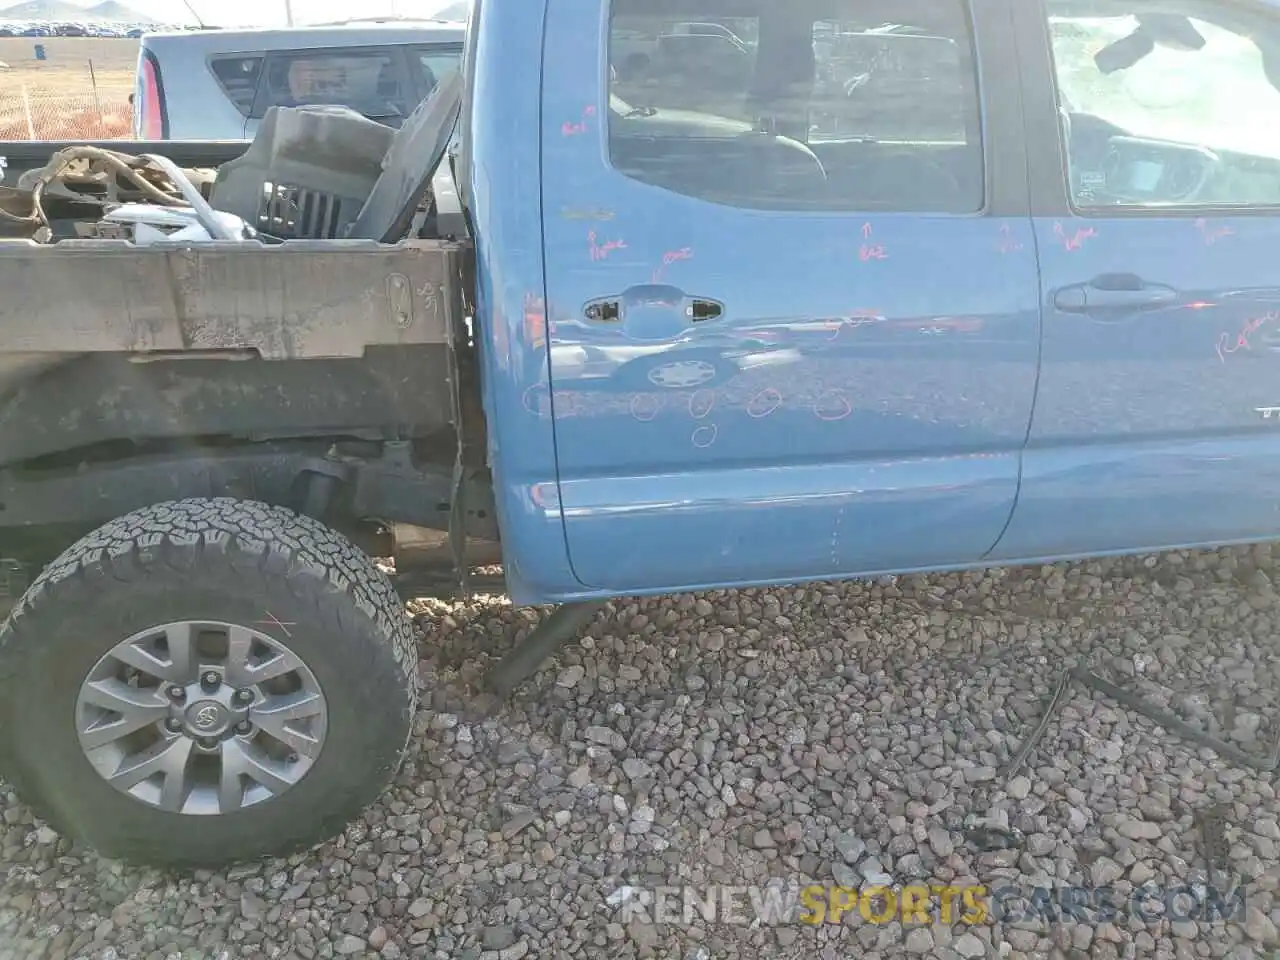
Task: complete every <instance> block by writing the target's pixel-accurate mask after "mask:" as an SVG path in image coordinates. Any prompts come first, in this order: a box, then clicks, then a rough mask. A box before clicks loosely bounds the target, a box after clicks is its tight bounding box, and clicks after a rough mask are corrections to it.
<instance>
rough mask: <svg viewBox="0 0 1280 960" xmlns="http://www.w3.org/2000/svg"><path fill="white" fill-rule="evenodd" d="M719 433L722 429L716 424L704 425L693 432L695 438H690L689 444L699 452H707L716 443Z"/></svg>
mask: <svg viewBox="0 0 1280 960" xmlns="http://www.w3.org/2000/svg"><path fill="white" fill-rule="evenodd" d="M719 433H720V428H719V427H717V426H716V425H715V424H714V423H704V424H703V425H702V426H700V427H698V428H697V429H695V430H694V431H693V436H692V437H690V438H689V442H690V443H692V444H693V445H694V446H695V447H697V448H698V449H699V450H705V449H707V447H709V446H711V445H712V444H713V443H715V442H716V437H717V436H718V435H719Z"/></svg>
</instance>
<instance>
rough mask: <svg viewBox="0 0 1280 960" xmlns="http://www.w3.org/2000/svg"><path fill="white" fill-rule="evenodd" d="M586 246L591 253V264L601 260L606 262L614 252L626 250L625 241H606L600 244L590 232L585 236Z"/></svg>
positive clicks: (592, 232) (593, 233)
mask: <svg viewBox="0 0 1280 960" xmlns="http://www.w3.org/2000/svg"><path fill="white" fill-rule="evenodd" d="M587 245H588V247H589V248H590V251H591V260H592V262H593V263H599V262H600V261H601V260H607V259H608V258H609V254H611V253H613V251H615V250H625V249H627V243H626V241H625V240H606V241H604V242H603V243H601V242H600V241H599V240H598V239H597V238H596V232H595V231H594V230H592V231H591V232H590V233H588V234H587Z"/></svg>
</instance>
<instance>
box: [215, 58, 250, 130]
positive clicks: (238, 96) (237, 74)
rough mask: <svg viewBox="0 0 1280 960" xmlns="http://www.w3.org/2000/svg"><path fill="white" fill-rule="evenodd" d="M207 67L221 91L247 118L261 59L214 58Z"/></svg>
mask: <svg viewBox="0 0 1280 960" xmlns="http://www.w3.org/2000/svg"><path fill="white" fill-rule="evenodd" d="M209 66H210V68H212V70H213V75H214V76H215V77H217V78H218V83H219V85H220V86H221V87H222V91H223V92H224V93H225V94H226V95H227V97H228V98H229V99H230V100H231V102H232V103H234V104H235V105H236V109H237V110H239V111H240V112H241V113H243V114H244V115H245V116H246V117H247V116H248V115H249V112H250V111H251V110H252V109H253V98H254V96H256V95H257V92H258V78H259V77H260V76H261V75H262V58H261V57H239V56H236V57H214V58H213V60H211V61H210V62H209Z"/></svg>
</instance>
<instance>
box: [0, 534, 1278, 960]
mask: <svg viewBox="0 0 1280 960" xmlns="http://www.w3.org/2000/svg"><path fill="white" fill-rule="evenodd" d="M1276 576H1280V570H1278V569H1277V567H1276V564H1275V563H1274V562H1273V560H1272V555H1271V551H1270V549H1269V548H1265V547H1264V548H1251V549H1242V550H1230V551H1218V552H1212V553H1193V554H1168V555H1163V556H1161V557H1159V558H1153V557H1152V558H1129V559H1123V560H1115V561H1107V562H1101V563H1089V564H1075V565H1066V566H1056V567H1046V568H1042V569H1041V568H1022V569H1016V570H1006V571H987V572H978V573H972V574H957V575H950V576H933V577H904V578H898V579H896V580H884V581H879V582H874V583H872V582H863V583H849V584H837V585H826V584H824V585H817V586H811V587H805V588H797V589H789V590H748V591H741V592H736V593H716V594H707V595H695V596H682V597H677V598H663V599H654V600H645V601H640V602H623V603H617V604H615V605H613V606H611V607H610V608H609V609H607V610H606V611H605V612H604V613H602V614H601V615H600V616H599V617H598V618H597V620H596V621H595V622H594V623H593V624H592V626H591V628H590V629H589V635H588V636H587V637H586V639H585V640H584V641H583V642H582V643H580V644H577V643H575V644H572V645H571V646H570V647H569V648H567V649H566V650H565V651H564V652H563V653H562V654H561V656H560V657H559V658H557V659H556V660H554V661H552V662H550V663H548V664H547V665H546V667H545V669H544V670H543V671H542V672H541V673H540V674H539V675H538V676H537V677H536V678H535V679H534V680H533V681H530V683H529V684H528V685H527V686H526V687H525V688H523V689H522V690H521V691H520V692H519V693H518V694H517V696H516V697H515V698H514V700H513V702H511V703H510V704H508V705H507V707H506V708H505V710H503V712H502V713H501V714H500V715H499V716H497V717H495V718H484V717H482V716H473V715H469V714H468V713H467V707H466V706H465V705H466V704H467V702H468V701H467V698H466V696H465V690H466V689H467V688H468V685H469V684H473V683H474V682H475V681H476V679H477V678H478V677H479V675H480V673H481V671H482V670H483V669H484V667H485V666H486V665H487V664H488V663H490V662H491V661H492V658H494V657H497V656H500V655H501V654H502V653H504V652H505V651H506V650H508V649H509V648H510V647H511V646H512V645H513V644H514V643H515V642H516V641H517V639H518V638H519V637H521V636H523V635H524V634H525V633H526V632H527V631H528V630H529V629H530V626H531V624H532V623H533V622H534V621H535V620H536V618H537V616H539V615H540V612H539V611H517V610H513V609H512V608H510V607H509V606H506V605H504V604H502V603H500V602H499V601H497V600H493V599H488V598H486V599H483V600H477V601H475V602H472V603H469V604H465V605H443V604H434V603H428V602H422V603H419V604H415V605H414V606H413V612H414V613H415V615H416V616H417V622H418V624H419V628H420V630H421V639H422V646H421V649H422V656H423V661H422V669H423V671H424V673H425V674H426V676H427V678H428V679H429V680H431V681H433V682H434V683H435V684H436V685H437V686H436V693H435V695H434V698H433V699H430V700H429V701H428V702H427V703H426V704H425V708H424V710H423V711H422V713H421V714H420V717H419V729H418V736H417V737H416V738H415V739H414V742H413V754H412V756H411V757H410V758H409V760H408V762H407V763H406V765H405V767H404V769H403V770H402V772H401V774H400V776H399V778H398V781H397V783H396V785H395V787H394V788H393V789H392V790H391V791H389V792H388V794H387V795H385V796H384V798H383V800H382V801H381V803H380V804H378V805H377V806H375V807H374V808H372V809H371V810H369V811H368V812H367V814H366V815H365V817H364V819H363V820H362V821H361V822H359V823H357V824H354V825H352V827H351V828H350V829H349V830H348V831H347V832H346V834H345V835H344V836H343V837H341V838H339V839H338V840H335V841H333V842H331V843H328V844H325V845H324V846H322V847H320V848H318V849H316V850H314V851H312V852H311V853H310V854H308V855H305V856H299V857H296V858H293V859H291V860H289V861H283V860H281V861H275V862H269V863H266V864H256V865H250V866H243V867H237V868H234V869H231V870H228V871H221V872H216V873H200V874H198V875H195V876H184V877H177V876H169V875H165V874H161V873H159V872H156V871H149V870H143V869H136V868H130V867H125V866H123V865H121V864H119V863H115V862H109V861H105V860H102V859H100V858H98V857H96V856H94V855H93V854H92V853H88V852H85V851H83V850H80V849H76V848H73V847H71V846H70V845H69V844H68V843H67V842H66V841H63V840H61V839H60V838H59V837H57V836H56V835H55V834H54V833H53V832H52V831H51V830H49V829H48V828H46V827H43V826H42V825H40V824H37V823H34V822H33V821H32V820H31V818H30V815H29V814H28V813H27V812H26V810H25V809H24V808H23V807H22V806H21V805H20V804H18V803H17V801H16V800H15V799H14V798H13V797H12V795H6V801H5V804H4V809H3V823H2V824H0V868H3V879H0V955H2V956H4V957H15V958H27V957H32V958H34V957H85V958H90V957H92V958H103V960H105V958H156V960H160V958H177V957H181V958H189V957H203V958H239V957H255V958H256V957H292V956H297V957H307V958H310V957H317V956H319V957H331V956H343V955H350V956H374V955H378V954H380V955H381V956H383V957H412V956H421V957H429V958H436V957H439V958H467V957H473V958H483V960H518V958H521V957H525V956H527V957H531V958H542V957H548V958H550V957H567V956H574V957H605V956H607V957H610V958H624V957H645V956H653V957H675V958H680V960H714V958H739V957H740V958H746V957H769V958H797V960H798V958H805V960H811V958H822V960H827V958H835V957H846V956H856V957H869V958H873V957H877V956H879V957H897V956H921V955H925V956H941V957H982V956H990V957H997V956H1001V957H1022V956H1026V957H1033V956H1034V957H1040V956H1044V957H1047V956H1055V955H1056V956H1068V957H1085V956H1091V957H1100V958H1112V957H1122V956H1123V957H1178V958H1182V957H1210V956H1213V957H1222V956H1228V957H1234V958H1240V960H1243V958H1249V957H1254V958H1259V960H1264V958H1270V957H1273V956H1280V943H1278V940H1277V932H1276V925H1277V924H1278V923H1280V899H1277V897H1276V891H1277V887H1280V860H1278V855H1277V849H1278V848H1280V827H1278V826H1277V816H1280V802H1278V801H1277V798H1276V777H1275V775H1273V774H1256V773H1253V772H1251V771H1248V770H1246V769H1244V768H1240V767H1235V766H1231V765H1228V764H1226V763H1223V762H1222V761H1220V760H1218V759H1216V758H1215V756H1214V755H1213V754H1212V753H1210V752H1208V751H1205V750H1201V749H1198V748H1196V747H1193V746H1188V745H1187V744H1185V743H1184V742H1182V741H1179V740H1177V739H1175V738H1174V737H1173V736H1171V735H1169V734H1167V733H1165V732H1164V731H1163V730H1161V729H1160V728H1159V727H1157V726H1155V725H1154V724H1152V723H1151V722H1149V721H1148V720H1146V719H1145V718H1142V717H1140V716H1139V715H1138V714H1136V713H1134V712H1132V711H1130V710H1127V709H1125V708H1123V707H1120V706H1118V705H1116V704H1114V703H1112V702H1110V701H1107V700H1105V699H1103V698H1102V697H1099V696H1096V695H1093V694H1091V693H1088V692H1086V691H1083V690H1081V689H1080V688H1078V687H1075V688H1073V689H1072V691H1071V692H1070V694H1069V696H1068V698H1067V700H1066V702H1065V706H1064V707H1063V708H1062V709H1061V711H1060V712H1059V713H1058V714H1057V715H1056V716H1055V718H1054V720H1053V721H1052V722H1051V723H1050V725H1049V727H1048V729H1047V732H1046V734H1045V737H1044V739H1043V741H1042V742H1041V744H1040V746H1039V748H1038V749H1037V750H1036V752H1035V753H1033V754H1032V756H1031V758H1030V760H1029V762H1028V764H1027V767H1026V768H1025V770H1024V771H1023V773H1022V775H1021V776H1019V777H1018V778H1016V779H1012V780H1008V781H1006V780H1005V779H1004V778H1003V777H1002V776H1001V775H1000V774H999V773H998V772H997V770H998V768H999V767H1000V766H1001V764H1003V763H1004V762H1005V761H1006V760H1008V758H1009V757H1010V756H1011V755H1012V754H1013V753H1014V752H1016V750H1017V748H1018V745H1019V743H1020V741H1021V739H1022V738H1023V737H1025V736H1026V735H1027V733H1028V732H1029V731H1030V730H1031V729H1032V728H1033V727H1034V725H1035V723H1036V720H1037V718H1038V717H1039V716H1040V714H1041V711H1042V710H1043V707H1044V704H1045V702H1046V699H1047V697H1048V696H1049V695H1051V694H1052V691H1053V689H1054V687H1055V686H1056V684H1057V681H1058V677H1059V675H1060V672H1061V670H1062V668H1063V665H1064V663H1066V662H1068V658H1069V657H1072V656H1077V655H1079V656H1084V657H1087V658H1088V662H1089V663H1090V664H1091V665H1093V666H1094V667H1095V668H1097V669H1098V670H1099V671H1100V672H1103V673H1105V674H1106V675H1108V676H1111V677H1113V678H1115V679H1117V680H1120V681H1123V682H1125V683H1132V684H1135V685H1136V686H1137V687H1138V688H1139V689H1141V690H1142V692H1143V693H1144V694H1145V695H1146V696H1148V697H1152V698H1156V699H1159V700H1160V701H1161V702H1163V703H1165V704H1167V705H1168V706H1170V707H1171V708H1173V709H1175V710H1177V711H1179V712H1180V713H1182V714H1183V715H1184V716H1186V717H1188V718H1190V719H1192V720H1194V721H1196V722H1199V723H1201V724H1202V725H1205V726H1207V727H1211V728H1214V729H1217V730H1218V731H1219V733H1220V734H1221V735H1222V736H1225V737H1228V738H1230V739H1233V740H1234V741H1236V742H1237V743H1239V744H1240V745H1241V746H1242V747H1245V748H1246V749H1249V750H1258V751H1265V750H1267V749H1268V748H1269V746H1270V744H1271V743H1272V741H1273V740H1274V738H1275V735H1276V732H1277V729H1278V727H1280V711H1278V709H1277V705H1276V699H1277V692H1280V644H1278V642H1277V640H1276V636H1277V622H1276V621H1277V618H1280V603H1277V597H1276V594H1275V592H1274V590H1273V585H1272V584H1273V580H1274V578H1275V577H1276ZM472 702H474V701H472ZM1210 805H1221V806H1220V807H1219V809H1220V810H1221V811H1222V812H1223V814H1224V815H1225V820H1226V840H1227V843H1228V845H1229V853H1228V859H1229V861H1230V866H1231V868H1232V872H1233V873H1234V874H1235V875H1237V876H1238V877H1239V878H1240V879H1241V880H1242V882H1243V883H1244V889H1245V892H1246V896H1247V904H1248V912H1247V916H1246V917H1245V918H1244V920H1243V921H1242V922H1237V923H1229V924H1221V923H1219V924H1218V925H1215V926H1212V927H1209V926H1207V925H1206V926H1204V927H1203V928H1200V927H1198V926H1197V924H1196V923H1195V922H1194V921H1184V922H1179V923H1170V921H1168V920H1163V921H1160V920H1157V921H1153V922H1150V923H1145V924H1143V923H1140V922H1139V921H1137V920H1128V919H1123V918H1122V919H1120V920H1117V921H1116V922H1115V923H1108V924H1088V925H1085V924H1071V923H1067V924H1062V925H1056V926H1052V927H1046V926H1045V925H1043V924H1041V925H1039V926H1037V925H1036V923H1035V922H1032V921H1024V922H1019V923H1009V924H987V925H981V926H978V927H975V928H972V929H970V928H967V927H965V926H963V925H962V924H956V925H955V927H954V929H953V928H951V927H949V926H945V925H932V926H929V927H913V928H909V929H904V928H903V927H902V926H900V925H899V924H898V923H896V922H894V923H888V924H871V923H866V922H863V921H862V920H861V919H860V918H859V917H858V915H857V913H856V912H855V913H854V914H853V915H851V917H850V918H846V922H845V923H843V924H840V925H828V926H822V927H817V928H815V927H809V926H805V925H803V924H796V923H790V924H785V925H777V926H774V925H770V924H763V925H757V926H750V925H730V924H725V923H708V922H703V921H701V920H700V919H697V918H696V916H695V920H696V922H695V923H692V924H690V925H687V926H686V925H683V924H676V925H651V924H647V923H643V922H640V921H639V920H637V919H635V918H634V917H632V918H631V919H630V920H629V922H624V921H627V918H626V917H624V915H623V911H624V910H625V909H626V908H625V907H619V906H617V905H616V902H617V900H618V899H619V898H620V896H622V895H623V892H625V890H626V888H628V887H632V888H652V887H656V886H681V885H690V886H694V887H696V888H699V889H705V888H707V886H708V885H711V884H727V885H735V886H751V885H762V884H764V883H765V882H766V881H767V880H768V879H769V878H778V879H780V880H785V881H791V880H795V881H797V882H799V883H807V882H810V880H812V881H814V882H818V883H822V884H834V883H836V882H837V881H839V882H845V883H858V882H860V881H861V880H862V879H865V878H866V877H868V876H874V875H875V874H876V873H877V872H881V871H882V872H884V873H886V874H888V875H889V876H890V877H891V878H892V880H893V882H895V883H909V882H919V881H925V882H928V881H930V880H932V881H933V882H937V883H945V882H950V883H952V884H958V883H960V882H963V880H964V878H969V879H970V880H976V881H979V882H983V883H986V884H988V885H989V886H992V887H994V886H999V885H1001V884H1020V885H1024V886H1027V887H1030V886H1035V885H1049V884H1050V883H1052V882H1055V881H1057V882H1066V883H1071V884H1089V883H1114V884H1116V885H1117V886H1118V887H1119V888H1120V889H1121V890H1124V889H1126V886H1125V885H1127V884H1132V885H1141V884H1143V883H1153V884H1165V885H1172V884H1180V883H1185V882H1193V881H1195V880H1197V879H1198V878H1202V877H1203V870H1202V869H1201V866H1200V865H1201V864H1203V863H1204V856H1203V854H1202V852H1201V851H1200V848H1199V847H1198V846H1197V840H1196V837H1197V832H1196V831H1193V830H1192V828H1191V827H1192V823H1193V816H1194V814H1195V811H1197V810H1200V809H1202V808H1205V807H1208V806H1210ZM971 816H976V817H980V818H982V819H983V821H984V822H985V823H988V824H995V825H998V826H1005V825H1008V826H1011V827H1013V828H1016V829H1018V830H1020V831H1022V833H1023V835H1024V837H1025V839H1024V842H1023V845H1022V848H1021V849H1012V850H1000V851H995V852H990V851H988V852H982V851H979V850H977V849H975V848H973V847H972V846H971V845H968V844H967V843H966V839H965V835H964V833H963V828H964V826H965V824H966V817H971ZM833 877H834V878H835V879H833ZM611 895H612V900H613V901H614V903H615V905H613V906H611V905H610V897H611Z"/></svg>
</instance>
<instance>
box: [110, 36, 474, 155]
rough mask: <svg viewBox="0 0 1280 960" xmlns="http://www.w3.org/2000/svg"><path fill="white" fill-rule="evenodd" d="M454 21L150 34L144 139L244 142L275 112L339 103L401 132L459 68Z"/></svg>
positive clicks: (138, 91)
mask: <svg viewBox="0 0 1280 960" xmlns="http://www.w3.org/2000/svg"><path fill="white" fill-rule="evenodd" d="M465 30H466V25H465V23H463V22H453V21H432V20H424V21H415V20H386V21H372V22H362V21H351V22H347V23H339V24H325V25H321V26H309V27H290V28H287V29H275V28H261V29H253V30H201V31H182V32H173V33H150V34H147V35H145V36H144V37H143V38H142V42H141V44H140V47H139V52H138V69H137V73H136V74H135V81H134V93H133V134H134V136H135V137H137V138H138V139H140V140H241V139H247V138H250V137H252V136H253V135H254V134H255V133H256V132H257V130H258V126H259V124H261V123H262V119H263V117H265V116H266V114H267V111H268V110H270V109H271V108H272V107H296V106H301V105H304V104H316V103H319V104H336V105H339V106H345V107H350V108H351V109H353V110H355V111H357V112H359V113H361V114H363V115H364V116H366V117H370V118H372V119H375V120H379V121H381V122H382V123H385V124H387V125H389V126H398V125H399V124H400V123H401V122H403V120H404V118H405V117H407V116H408V115H409V114H410V112H411V111H412V110H413V108H414V107H415V106H417V105H418V103H419V102H421V100H422V99H423V98H424V97H426V96H427V94H429V93H430V92H431V91H432V89H433V88H434V87H435V85H436V82H437V80H438V78H439V77H442V76H444V75H445V74H447V73H449V72H450V71H454V70H457V69H458V66H459V63H460V61H461V58H462V42H463V38H464V34H465Z"/></svg>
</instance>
